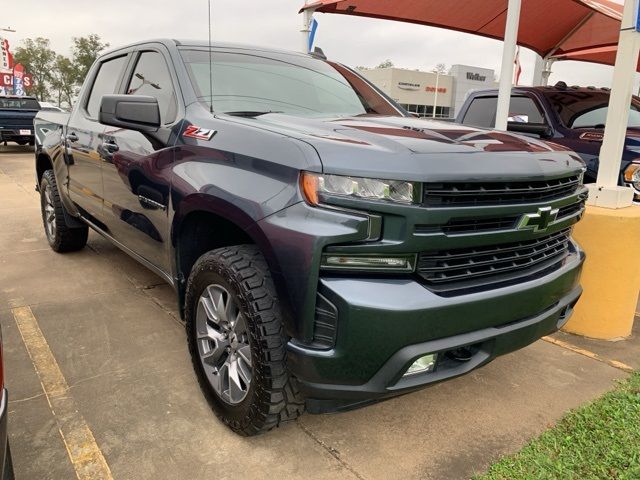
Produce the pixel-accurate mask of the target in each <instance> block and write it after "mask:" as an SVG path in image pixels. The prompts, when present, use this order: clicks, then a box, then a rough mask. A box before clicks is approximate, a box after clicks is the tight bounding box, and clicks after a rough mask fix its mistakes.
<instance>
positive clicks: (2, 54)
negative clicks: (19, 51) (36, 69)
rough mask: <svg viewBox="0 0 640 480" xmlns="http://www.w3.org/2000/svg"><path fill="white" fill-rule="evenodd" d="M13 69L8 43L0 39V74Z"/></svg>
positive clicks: (4, 39)
mask: <svg viewBox="0 0 640 480" xmlns="http://www.w3.org/2000/svg"><path fill="white" fill-rule="evenodd" d="M12 68H13V56H12V55H11V52H10V51H9V41H8V40H7V39H6V38H2V37H0V72H1V71H7V70H8V71H10V70H11V69H12Z"/></svg>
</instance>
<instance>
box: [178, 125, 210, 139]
mask: <svg viewBox="0 0 640 480" xmlns="http://www.w3.org/2000/svg"><path fill="white" fill-rule="evenodd" d="M215 134H216V131H215V130H212V129H210V128H200V127H196V126H195V125H189V126H188V127H187V128H185V130H184V133H183V134H182V136H183V137H190V138H197V139H198V140H211V137H213V136H214V135H215Z"/></svg>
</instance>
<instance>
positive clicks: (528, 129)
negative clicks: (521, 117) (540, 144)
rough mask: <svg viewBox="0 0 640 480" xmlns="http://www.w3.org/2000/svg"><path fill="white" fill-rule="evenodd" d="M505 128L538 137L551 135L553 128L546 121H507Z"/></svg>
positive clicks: (549, 136)
mask: <svg viewBox="0 0 640 480" xmlns="http://www.w3.org/2000/svg"><path fill="white" fill-rule="evenodd" d="M507 130H509V131H510V132H518V133H528V134H530V135H531V134H532V135H538V136H539V137H540V138H551V137H552V136H553V130H552V129H551V127H550V126H549V125H547V124H546V123H524V122H508V123H507Z"/></svg>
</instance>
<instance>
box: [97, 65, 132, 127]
mask: <svg viewBox="0 0 640 480" xmlns="http://www.w3.org/2000/svg"><path fill="white" fill-rule="evenodd" d="M126 59H127V57H126V56H122V57H117V58H113V59H111V60H107V61H106V62H102V63H101V64H100V69H99V70H98V74H97V75H96V78H95V80H94V81H93V86H92V87H91V93H90V94H89V99H88V100H87V112H89V116H90V117H91V118H98V113H99V112H100V101H101V100H102V96H103V95H111V94H113V93H115V91H116V88H118V80H120V74H121V73H122V69H123V68H124V66H125V63H126Z"/></svg>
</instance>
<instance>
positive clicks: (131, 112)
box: [98, 95, 160, 132]
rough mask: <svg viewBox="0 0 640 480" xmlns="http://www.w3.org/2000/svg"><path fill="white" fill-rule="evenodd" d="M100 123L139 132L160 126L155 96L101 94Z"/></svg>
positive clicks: (158, 108)
mask: <svg viewBox="0 0 640 480" xmlns="http://www.w3.org/2000/svg"><path fill="white" fill-rule="evenodd" d="M98 120H99V121H100V123H102V124H104V125H110V126H112V127H119V128H126V129H128V130H136V131H139V132H155V131H157V130H158V128H160V107H159V106H158V100H157V99H156V98H155V97H148V96H145V95H103V97H102V100H101V102H100V114H99V116H98Z"/></svg>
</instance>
